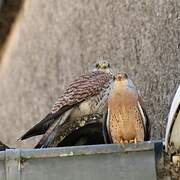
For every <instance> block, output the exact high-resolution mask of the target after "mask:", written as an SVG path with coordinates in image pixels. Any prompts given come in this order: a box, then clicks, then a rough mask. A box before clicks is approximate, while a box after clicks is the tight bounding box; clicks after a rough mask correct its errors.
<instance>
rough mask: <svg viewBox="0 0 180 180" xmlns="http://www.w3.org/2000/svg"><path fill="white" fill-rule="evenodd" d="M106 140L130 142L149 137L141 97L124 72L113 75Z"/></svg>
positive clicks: (107, 114) (106, 122)
mask: <svg viewBox="0 0 180 180" xmlns="http://www.w3.org/2000/svg"><path fill="white" fill-rule="evenodd" d="M104 127H107V133H104V134H105V138H106V142H107V141H108V139H109V140H110V142H111V143H132V142H135V143H136V142H138V141H144V140H148V139H149V123H148V118H147V115H146V113H145V111H144V109H143V107H142V101H141V98H140V96H139V94H138V92H137V90H136V88H135V86H134V84H133V82H132V81H131V80H130V79H129V78H128V76H127V74H126V73H119V74H117V75H116V76H115V80H114V84H113V85H112V90H111V93H110V95H109V99H108V110H107V113H106V121H105V126H104Z"/></svg>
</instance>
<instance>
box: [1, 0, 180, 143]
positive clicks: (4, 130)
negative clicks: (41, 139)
mask: <svg viewBox="0 0 180 180" xmlns="http://www.w3.org/2000/svg"><path fill="white" fill-rule="evenodd" d="M179 12H180V1H179V0H173V1H168V0H164V1H159V0H152V1H146V0H121V1H114V0H100V1H97V0H91V1H89V0H84V1H82V0H77V1H76V2H75V1H74V0H69V1H66V0H46V1H37V0H31V1H27V2H26V4H25V8H24V10H23V11H22V12H21V17H20V18H19V22H17V24H16V26H15V28H14V32H13V34H12V35H11V39H10V41H9V46H8V48H6V51H5V53H4V56H3V59H2V64H1V67H0V82H1V86H0V99H1V101H0V112H1V113H0V123H1V126H0V127H1V129H0V135H1V136H0V137H1V140H3V141H4V142H6V143H8V144H9V145H13V146H15V145H16V146H31V145H32V144H33V143H34V140H31V141H27V142H25V143H24V144H19V143H17V142H16V139H17V138H18V137H20V136H21V135H22V133H24V132H25V130H27V129H29V128H30V127H31V126H32V125H33V124H35V123H36V122H38V121H39V120H41V119H42V118H43V117H44V116H45V115H46V113H48V111H49V109H50V108H51V107H52V105H53V103H54V102H55V101H56V99H57V97H58V96H59V95H61V93H62V92H63V90H64V88H65V87H66V86H67V84H68V83H69V82H70V81H72V80H73V79H74V78H75V77H76V76H78V75H79V74H81V73H83V72H86V71H87V69H88V67H90V65H91V64H92V63H93V62H95V61H96V59H97V58H98V57H99V56H104V57H110V58H111V59H112V64H113V66H114V68H115V70H116V71H120V70H123V71H126V72H128V74H129V75H130V76H131V78H132V79H133V80H134V82H135V84H136V85H137V87H138V89H139V90H140V92H141V94H142V96H143V98H144V101H145V106H146V109H147V113H148V115H149V117H150V120H151V124H152V127H153V131H152V138H153V139H158V138H162V137H163V136H164V129H165V125H166V118H167V114H168V111H169V106H170V102H171V98H172V95H173V91H174V88H175V87H176V86H177V84H178V83H179V77H180V60H179V43H180V36H179V35H180V14H179Z"/></svg>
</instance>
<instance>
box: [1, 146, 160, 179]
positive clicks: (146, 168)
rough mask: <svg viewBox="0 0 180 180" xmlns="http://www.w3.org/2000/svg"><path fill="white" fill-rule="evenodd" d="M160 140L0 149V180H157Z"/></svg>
mask: <svg viewBox="0 0 180 180" xmlns="http://www.w3.org/2000/svg"><path fill="white" fill-rule="evenodd" d="M162 146H163V145H162V142H144V143H138V144H127V145H120V144H111V145H110V144H109V145H93V146H76V147H63V148H47V149H10V150H6V151H3V152H0V180H37V179H39V180H41V179H43V180H48V179H51V180H55V179H61V180H71V179H72V180H81V179H82V180H84V179H86V180H109V179H111V180H119V179H121V180H131V179H133V180H136V179H138V180H139V179H146V180H153V179H157V175H158V173H157V171H158V169H157V167H156V165H157V164H158V162H160V159H161V158H162Z"/></svg>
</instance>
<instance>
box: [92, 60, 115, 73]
mask: <svg viewBox="0 0 180 180" xmlns="http://www.w3.org/2000/svg"><path fill="white" fill-rule="evenodd" d="M93 71H103V72H106V73H110V74H112V69H111V65H110V63H109V62H108V61H98V62H96V63H95V64H94V69H93Z"/></svg>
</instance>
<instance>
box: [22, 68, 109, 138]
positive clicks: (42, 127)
mask: <svg viewBox="0 0 180 180" xmlns="http://www.w3.org/2000/svg"><path fill="white" fill-rule="evenodd" d="M111 79H112V75H110V74H108V73H105V72H102V71H94V72H91V73H89V74H86V75H82V76H80V77H79V78H78V79H76V80H75V81H74V82H73V83H72V84H70V86H69V87H68V88H67V89H66V91H65V93H64V94H63V96H61V97H60V98H59V99H58V101H57V102H56V103H55V104H54V106H53V108H52V110H51V112H50V113H49V114H48V115H47V116H46V117H45V118H44V119H43V120H41V121H40V122H39V123H37V124H36V125H35V126H33V127H32V128H31V129H30V130H29V131H27V132H26V133H25V134H24V135H23V136H22V137H21V138H20V139H21V140H23V139H26V138H29V137H32V136H37V135H40V134H44V133H45V132H46V131H47V130H48V128H49V127H50V126H51V125H52V124H53V123H54V122H55V121H56V120H57V119H58V118H59V116H60V115H61V114H63V113H64V112H66V111H67V110H69V109H71V108H72V107H73V106H74V105H76V104H78V103H80V102H82V101H84V100H86V99H88V98H89V97H92V96H95V95H97V94H98V93H99V92H100V91H101V90H102V89H103V88H105V86H106V85H108V83H109V81H110V80H111Z"/></svg>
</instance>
